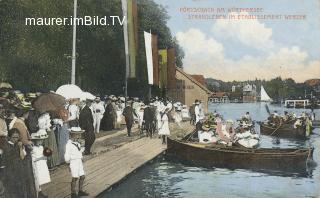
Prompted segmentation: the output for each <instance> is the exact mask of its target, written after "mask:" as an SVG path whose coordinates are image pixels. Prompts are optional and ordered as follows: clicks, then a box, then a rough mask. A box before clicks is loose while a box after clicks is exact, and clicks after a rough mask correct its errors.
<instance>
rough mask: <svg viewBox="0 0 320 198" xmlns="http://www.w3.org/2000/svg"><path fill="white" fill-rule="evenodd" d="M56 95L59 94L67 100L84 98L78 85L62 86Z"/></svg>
mask: <svg viewBox="0 0 320 198" xmlns="http://www.w3.org/2000/svg"><path fill="white" fill-rule="evenodd" d="M56 94H59V95H61V96H63V97H65V98H66V99H71V98H81V97H82V96H83V91H82V90H81V89H80V88H79V87H78V86H77V85H72V84H67V85H62V86H60V87H59V88H58V89H57V91H56Z"/></svg>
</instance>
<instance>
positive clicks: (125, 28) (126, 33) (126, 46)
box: [121, 0, 130, 104]
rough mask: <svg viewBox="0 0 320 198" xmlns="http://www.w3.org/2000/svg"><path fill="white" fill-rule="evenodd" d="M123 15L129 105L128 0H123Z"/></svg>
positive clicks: (126, 87)
mask: <svg viewBox="0 0 320 198" xmlns="http://www.w3.org/2000/svg"><path fill="white" fill-rule="evenodd" d="M121 5H122V14H123V17H124V18H125V20H124V26H123V38H124V48H125V56H126V71H125V91H124V93H125V103H126V104H127V96H128V77H129V61H130V59H129V58H130V57H129V49H128V17H127V0H121Z"/></svg>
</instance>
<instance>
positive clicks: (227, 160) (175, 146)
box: [167, 138, 313, 172]
mask: <svg viewBox="0 0 320 198" xmlns="http://www.w3.org/2000/svg"><path fill="white" fill-rule="evenodd" d="M167 143H168V149H167V151H168V154H169V155H174V156H175V157H176V158H178V159H181V160H187V161H189V162H191V163H192V164H195V165H200V166H206V167H208V166H209V167H212V166H213V167H218V168H230V169H236V168H240V169H254V170H261V169H271V170H277V171H278V170H286V171H294V172H296V171H297V172H302V171H306V168H307V162H308V161H309V160H311V159H312V156H313V148H285V149H284V148H255V149H248V148H244V147H237V146H226V145H218V144H202V143H198V142H190V141H186V140H174V139H170V138H168V142H167Z"/></svg>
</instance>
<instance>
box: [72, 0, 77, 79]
mask: <svg viewBox="0 0 320 198" xmlns="http://www.w3.org/2000/svg"><path fill="white" fill-rule="evenodd" d="M77 4H78V3H77V0H74V2H73V19H72V20H73V32H72V66H71V84H73V85H74V84H76V36H77V24H76V20H75V19H76V18H77Z"/></svg>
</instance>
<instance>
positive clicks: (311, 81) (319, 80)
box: [304, 79, 320, 87]
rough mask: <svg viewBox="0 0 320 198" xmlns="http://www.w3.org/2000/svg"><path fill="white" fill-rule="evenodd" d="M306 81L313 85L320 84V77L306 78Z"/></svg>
mask: <svg viewBox="0 0 320 198" xmlns="http://www.w3.org/2000/svg"><path fill="white" fill-rule="evenodd" d="M304 83H305V84H307V85H309V86H311V87H313V86H318V85H320V79H310V80H306V81H305V82H304Z"/></svg>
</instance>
